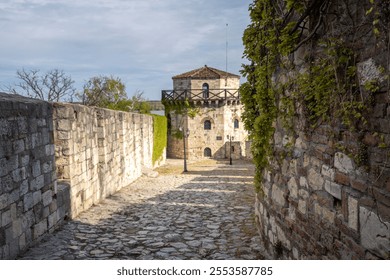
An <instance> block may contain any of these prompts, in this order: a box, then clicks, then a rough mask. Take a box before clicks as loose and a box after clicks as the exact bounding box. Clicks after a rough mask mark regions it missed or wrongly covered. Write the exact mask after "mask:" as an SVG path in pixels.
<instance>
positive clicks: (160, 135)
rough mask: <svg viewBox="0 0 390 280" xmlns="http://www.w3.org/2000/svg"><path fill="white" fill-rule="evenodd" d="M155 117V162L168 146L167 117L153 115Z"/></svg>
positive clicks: (153, 157) (153, 159) (153, 158)
mask: <svg viewBox="0 0 390 280" xmlns="http://www.w3.org/2000/svg"><path fill="white" fill-rule="evenodd" d="M151 116H152V117H153V155H152V161H153V164H154V163H156V161H158V160H159V159H160V158H161V157H162V155H163V152H164V149H165V147H166V146H167V118H166V117H164V116H158V115H151Z"/></svg>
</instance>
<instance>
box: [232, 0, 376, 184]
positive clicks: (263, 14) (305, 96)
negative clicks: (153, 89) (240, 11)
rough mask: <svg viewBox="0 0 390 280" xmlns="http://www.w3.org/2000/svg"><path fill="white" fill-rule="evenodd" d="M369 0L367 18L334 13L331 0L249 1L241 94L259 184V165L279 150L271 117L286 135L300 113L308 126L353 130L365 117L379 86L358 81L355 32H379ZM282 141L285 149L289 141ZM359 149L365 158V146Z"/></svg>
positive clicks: (365, 122) (364, 122) (361, 123)
mask: <svg viewBox="0 0 390 280" xmlns="http://www.w3.org/2000/svg"><path fill="white" fill-rule="evenodd" d="M367 1H368V2H367V3H366V5H365V7H366V8H367V13H366V14H367V19H363V21H362V22H359V23H356V22H352V20H354V19H353V17H351V19H348V20H350V21H348V20H345V19H344V18H343V20H340V18H341V17H342V16H343V15H341V16H340V15H338V14H337V12H338V10H337V7H338V6H337V3H335V1H332V0H309V1H307V0H275V1H271V0H255V1H254V2H253V3H252V4H251V5H250V7H249V12H250V18H251V24H250V25H249V26H248V27H247V29H246V30H245V32H244V36H243V43H244V46H245V50H244V57H245V58H247V59H248V61H249V62H250V63H249V64H247V65H243V69H242V71H241V73H242V74H243V76H244V77H246V79H247V82H246V83H244V84H243V85H242V86H241V88H240V93H241V97H242V102H243V104H244V107H245V110H244V113H243V120H244V124H245V128H246V129H247V130H248V131H249V132H250V135H251V140H252V153H253V157H254V163H255V166H256V178H255V184H256V188H257V189H258V190H259V189H260V188H261V182H262V174H263V171H264V169H266V168H267V167H268V165H269V162H270V160H271V159H272V158H274V157H275V156H276V155H279V154H281V153H278V152H276V150H275V143H274V133H275V129H276V123H281V124H282V126H283V128H284V129H285V130H286V131H287V132H289V133H290V134H291V136H292V137H294V133H295V132H294V128H295V127H296V125H297V122H299V121H300V120H299V118H300V117H304V119H305V123H304V126H306V128H307V129H308V130H311V129H315V128H316V127H318V126H319V125H321V124H331V123H341V124H343V125H344V126H345V127H347V128H348V129H349V130H350V131H356V130H357V128H358V125H360V126H362V125H363V126H364V125H366V124H367V120H366V118H365V115H366V114H367V113H368V111H369V108H370V107H371V94H372V93H373V92H375V91H376V90H378V85H377V83H376V81H370V82H368V83H366V84H365V85H359V79H358V74H357V55H356V52H357V51H356V50H355V49H357V47H356V46H357V44H356V42H355V40H356V39H355V38H356V37H357V36H356V33H359V32H360V33H362V30H365V31H366V34H367V33H369V32H371V34H374V35H378V34H377V32H376V31H375V28H377V29H378V30H379V27H378V26H380V21H379V19H380V13H379V12H378V7H379V6H378V5H377V4H375V3H374V1H372V0H367ZM346 5H348V3H347V4H346ZM330 10H331V11H330ZM370 20H371V21H370ZM329 22H332V24H329ZM327 23H328V24H327ZM373 27H374V29H373ZM359 28H360V29H359ZM367 30H368V31H367ZM378 32H379V31H378ZM351 38H352V39H351ZM297 50H299V53H297V52H296V51H297ZM298 56H299V58H298ZM298 109H299V110H298ZM298 111H299V112H300V115H299V116H298V115H297V112H298ZM284 148H285V149H286V150H288V149H291V143H289V144H287V145H285V147H284ZM361 150H362V152H361V159H360V160H361V162H362V163H364V162H365V161H366V151H365V150H366V149H365V148H364V147H362V149H361ZM282 154H284V155H285V156H290V155H291V153H289V152H286V153H282Z"/></svg>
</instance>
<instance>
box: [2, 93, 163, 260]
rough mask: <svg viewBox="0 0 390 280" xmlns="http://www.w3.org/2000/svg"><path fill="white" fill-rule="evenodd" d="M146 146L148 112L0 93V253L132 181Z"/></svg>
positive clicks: (21, 246)
mask: <svg viewBox="0 0 390 280" xmlns="http://www.w3.org/2000/svg"><path fill="white" fill-rule="evenodd" d="M152 153H153V119H152V117H150V116H145V115H140V114H132V113H125V112H118V111H111V110H105V109H99V108H89V107H85V106H81V105H75V104H65V103H54V104H52V103H48V102H44V101H39V100H34V99H29V98H25V97H21V96H17V95H8V94H3V93H0V259H13V258H16V257H17V256H18V254H20V253H21V252H23V251H25V250H27V248H28V247H29V246H31V245H32V244H34V243H35V242H37V241H39V240H40V239H41V238H42V236H43V235H44V234H46V233H48V232H52V231H54V230H55V229H56V228H58V227H59V226H60V225H61V224H62V222H63V221H64V219H65V218H66V217H69V218H73V217H76V216H77V215H78V214H79V213H81V212H82V211H84V210H86V209H88V208H89V207H91V206H92V205H93V204H96V203H98V202H99V201H100V200H102V199H103V198H105V197H107V196H109V195H110V194H113V193H114V192H116V191H117V190H119V189H121V188H122V187H125V186H127V185H128V184H130V183H131V182H132V181H134V180H135V179H137V178H138V177H139V176H141V174H142V171H141V170H142V168H145V167H147V168H152V167H153V164H152ZM164 159H165V157H163V158H162V160H159V161H158V162H159V163H161V164H162V163H163V162H164Z"/></svg>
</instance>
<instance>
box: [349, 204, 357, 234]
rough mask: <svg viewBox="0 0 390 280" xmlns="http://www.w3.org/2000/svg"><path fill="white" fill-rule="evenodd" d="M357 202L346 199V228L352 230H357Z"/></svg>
mask: <svg viewBox="0 0 390 280" xmlns="http://www.w3.org/2000/svg"><path fill="white" fill-rule="evenodd" d="M358 206H359V205H358V200H357V199H355V198H353V197H351V196H349V197H348V226H349V227H350V228H352V229H353V230H358V226H359V209H358Z"/></svg>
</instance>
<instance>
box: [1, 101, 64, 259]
mask: <svg viewBox="0 0 390 280" xmlns="http://www.w3.org/2000/svg"><path fill="white" fill-rule="evenodd" d="M54 154H55V148H54V138H53V107H52V105H51V104H49V103H46V102H41V101H37V100H33V99H27V98H23V97H18V96H10V95H6V94H2V93H0V259H9V258H14V257H15V256H16V255H17V254H18V253H19V252H21V251H23V250H26V249H27V248H28V246H29V245H30V244H32V243H33V242H34V241H35V240H37V239H39V238H40V237H42V236H43V235H44V234H45V233H47V232H51V231H53V230H54V229H56V228H57V227H58V226H59V224H60V223H61V221H62V220H63V218H64V217H65V215H66V212H67V208H69V198H68V195H69V193H68V189H67V188H64V187H63V186H62V185H61V186H58V187H57V182H56V171H55V157H54Z"/></svg>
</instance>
